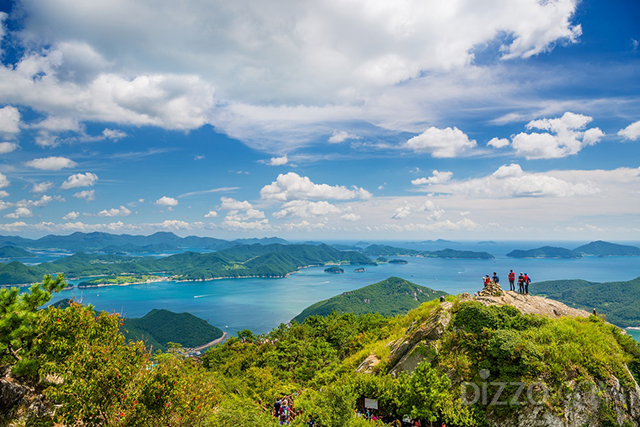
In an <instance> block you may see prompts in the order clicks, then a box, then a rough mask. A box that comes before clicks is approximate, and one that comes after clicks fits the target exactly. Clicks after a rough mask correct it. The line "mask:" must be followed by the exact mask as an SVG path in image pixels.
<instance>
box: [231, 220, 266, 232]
mask: <svg viewBox="0 0 640 427" xmlns="http://www.w3.org/2000/svg"><path fill="white" fill-rule="evenodd" d="M220 226H221V227H222V228H224V229H225V230H231V231H262V230H268V229H270V228H271V226H270V225H269V220H268V219H263V220H260V221H250V222H245V221H238V220H235V219H225V220H224V221H223V222H222V223H221V224H220Z"/></svg>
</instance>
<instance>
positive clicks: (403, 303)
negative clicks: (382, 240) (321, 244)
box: [294, 277, 447, 322]
mask: <svg viewBox="0 0 640 427" xmlns="http://www.w3.org/2000/svg"><path fill="white" fill-rule="evenodd" d="M442 295H447V293H446V292H442V291H434V290H433V289H430V288H426V287H424V286H419V285H416V284H415V283H411V282H409V281H407V280H404V279H401V278H399V277H390V278H388V279H386V280H383V281H382V282H378V283H374V284H373V285H368V286H365V287H363V288H360V289H356V290H355V291H350V292H344V293H342V294H341V295H337V296H335V297H333V298H329V299H327V300H324V301H320V302H317V303H315V304H313V305H311V306H309V307H307V308H305V309H304V310H303V311H302V313H300V314H299V315H297V316H296V317H295V318H294V320H296V321H298V322H302V321H304V319H306V318H307V317H309V316H315V315H320V316H326V315H329V314H331V312H332V311H336V312H337V313H354V314H363V313H380V314H382V315H384V316H395V315H398V314H404V313H407V312H408V311H409V310H411V309H413V308H416V307H417V306H419V305H420V304H421V303H423V302H425V301H429V300H432V299H435V298H440V296H442Z"/></svg>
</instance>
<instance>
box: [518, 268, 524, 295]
mask: <svg viewBox="0 0 640 427" xmlns="http://www.w3.org/2000/svg"><path fill="white" fill-rule="evenodd" d="M518 292H519V293H521V294H523V293H524V274H522V271H521V272H520V275H519V276H518Z"/></svg>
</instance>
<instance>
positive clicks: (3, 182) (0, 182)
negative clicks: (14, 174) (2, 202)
mask: <svg viewBox="0 0 640 427" xmlns="http://www.w3.org/2000/svg"><path fill="white" fill-rule="evenodd" d="M9 184H11V181H9V178H7V176H6V175H3V174H1V173H0V188H5V187H8V186H9Z"/></svg>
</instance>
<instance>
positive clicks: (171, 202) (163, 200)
mask: <svg viewBox="0 0 640 427" xmlns="http://www.w3.org/2000/svg"><path fill="white" fill-rule="evenodd" d="M155 204H156V205H158V206H169V207H173V206H178V201H177V200H176V199H174V198H173V197H167V196H162V197H160V198H159V199H158V200H156V201H155Z"/></svg>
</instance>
